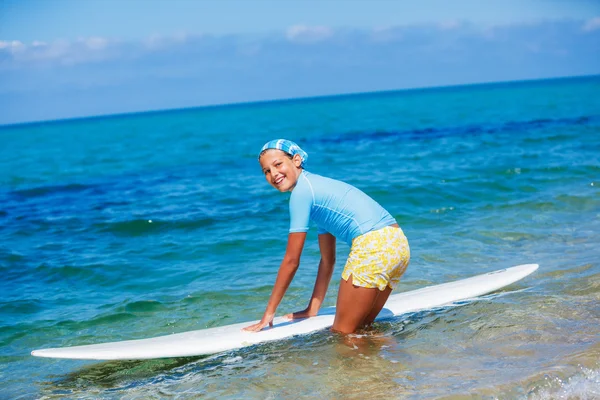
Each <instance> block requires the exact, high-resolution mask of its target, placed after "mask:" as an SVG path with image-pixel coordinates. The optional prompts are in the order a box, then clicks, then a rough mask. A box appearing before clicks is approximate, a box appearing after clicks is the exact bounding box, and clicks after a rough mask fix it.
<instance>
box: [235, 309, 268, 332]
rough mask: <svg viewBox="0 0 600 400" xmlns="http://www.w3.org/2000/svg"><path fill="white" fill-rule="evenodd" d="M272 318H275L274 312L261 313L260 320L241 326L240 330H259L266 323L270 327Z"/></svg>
mask: <svg viewBox="0 0 600 400" xmlns="http://www.w3.org/2000/svg"><path fill="white" fill-rule="evenodd" d="M273 318H275V314H267V313H265V315H263V317H262V319H261V320H260V322H258V323H256V324H254V325H250V326H247V327H245V328H243V329H242V330H243V331H246V332H260V331H261V330H262V329H263V328H264V327H265V326H267V325H269V327H270V328H272V327H273Z"/></svg>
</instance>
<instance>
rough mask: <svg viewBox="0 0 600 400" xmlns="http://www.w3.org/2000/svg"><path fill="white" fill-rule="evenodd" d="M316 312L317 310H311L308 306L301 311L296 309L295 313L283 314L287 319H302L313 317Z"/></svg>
mask: <svg viewBox="0 0 600 400" xmlns="http://www.w3.org/2000/svg"><path fill="white" fill-rule="evenodd" d="M317 314H318V310H317V311H314V310H311V309H309V308H306V309H304V310H302V311H297V312H295V313H291V314H287V315H286V316H285V318H286V319H288V320H294V319H303V318H310V317H314V316H315V315H317Z"/></svg>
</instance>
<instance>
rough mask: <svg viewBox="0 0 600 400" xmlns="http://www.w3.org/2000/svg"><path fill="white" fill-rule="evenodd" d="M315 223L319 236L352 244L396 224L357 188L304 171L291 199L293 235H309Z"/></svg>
mask: <svg viewBox="0 0 600 400" xmlns="http://www.w3.org/2000/svg"><path fill="white" fill-rule="evenodd" d="M311 220H312V221H314V222H315V223H316V224H317V227H318V233H319V234H322V233H327V232H329V233H331V234H332V235H333V236H335V237H337V238H339V239H341V240H343V241H345V242H346V243H348V245H352V240H353V239H354V238H356V237H358V236H360V235H363V234H365V233H367V232H371V231H375V230H378V229H381V228H383V227H386V226H388V225H392V224H395V223H396V220H395V219H394V217H392V216H391V215H390V213H388V212H387V211H386V210H385V209H384V208H383V207H381V206H380V205H379V203H377V202H376V201H375V200H373V199H372V198H371V197H369V196H368V195H366V194H365V193H364V192H362V191H361V190H359V189H357V188H355V187H354V186H352V185H349V184H347V183H344V182H342V181H338V180H335V179H331V178H326V177H324V176H320V175H316V174H311V173H310V172H308V171H306V170H303V171H302V173H301V174H300V176H299V177H298V182H297V183H296V186H295V187H294V189H293V190H292V196H291V197H290V233H294V232H307V231H308V224H309V221H311Z"/></svg>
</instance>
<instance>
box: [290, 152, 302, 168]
mask: <svg viewBox="0 0 600 400" xmlns="http://www.w3.org/2000/svg"><path fill="white" fill-rule="evenodd" d="M292 162H293V163H294V165H295V166H296V168H300V166H301V165H302V157H300V154H294V157H292Z"/></svg>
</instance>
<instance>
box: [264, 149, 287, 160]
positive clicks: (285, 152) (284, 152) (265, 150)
mask: <svg viewBox="0 0 600 400" xmlns="http://www.w3.org/2000/svg"><path fill="white" fill-rule="evenodd" d="M269 150H279V149H264V150H263V151H261V152H260V154H259V155H258V159H259V160H260V158H261V157H262V156H263V154H265V153H266V152H267V151H269ZM279 151H281V152H282V153H283V154H285V155H286V156H287V157H288V158H289V159H290V160H292V159H293V158H294V156H292V155H291V154H290V153H288V152H287V151H283V150H279Z"/></svg>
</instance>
